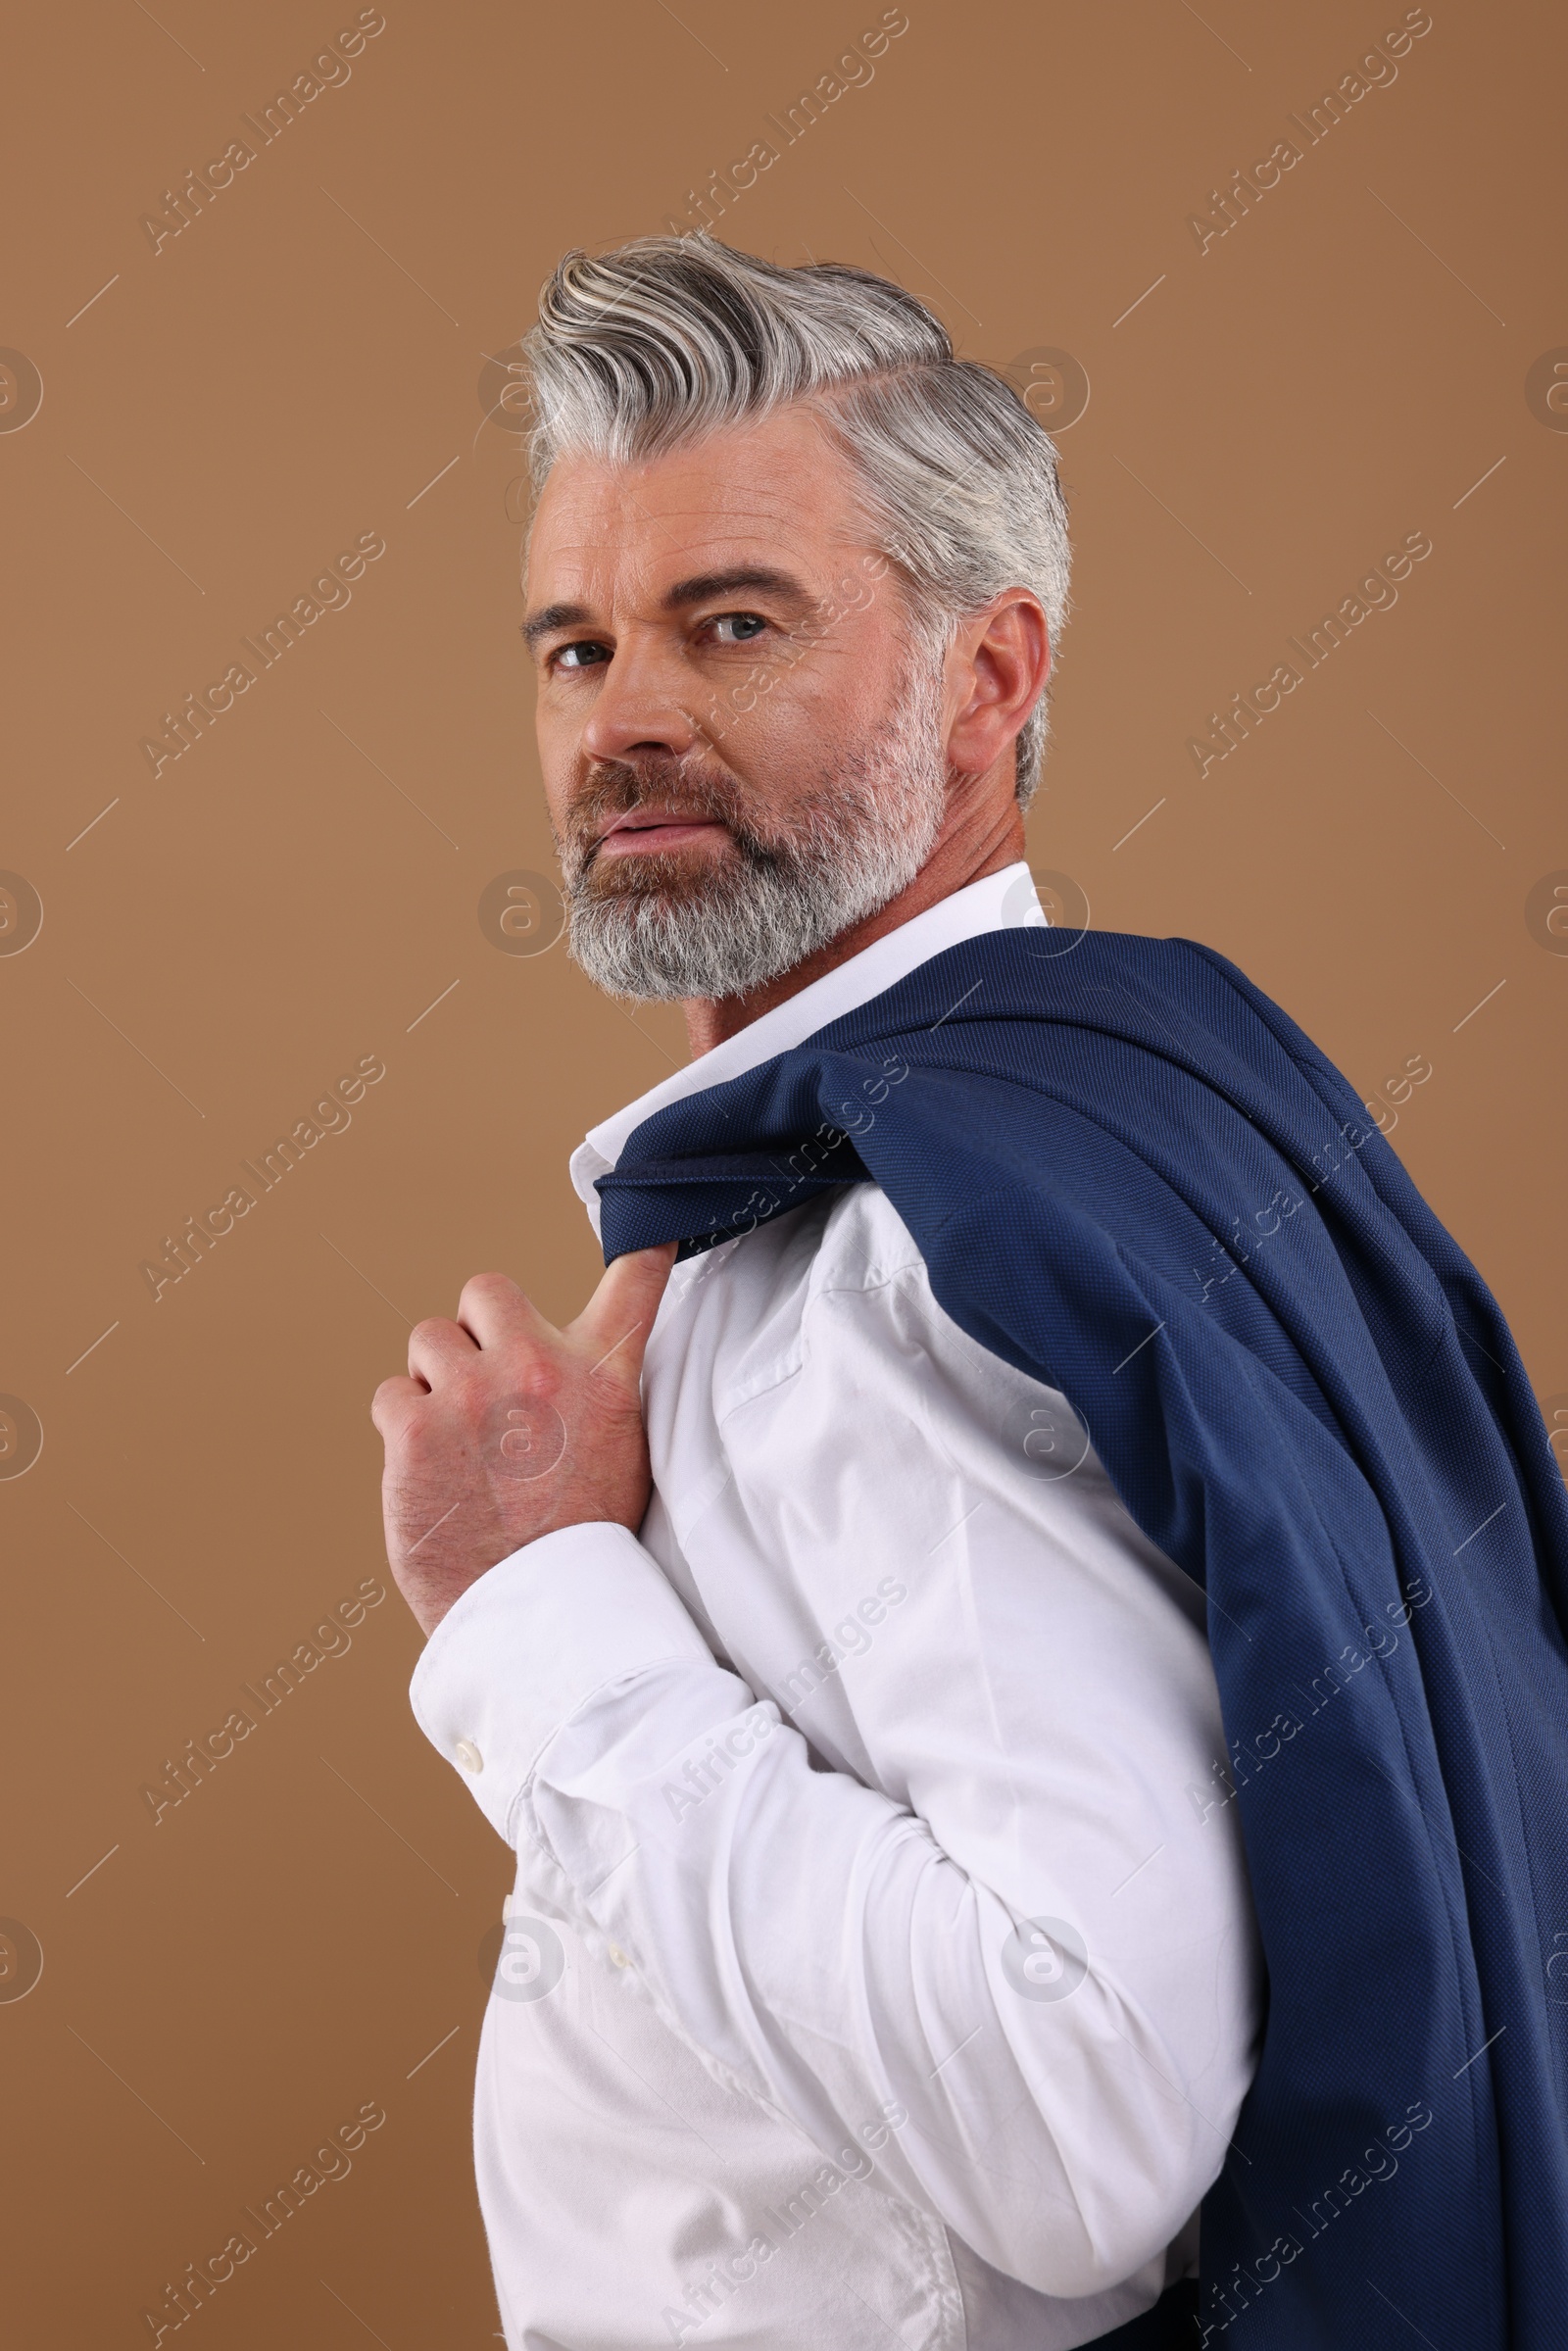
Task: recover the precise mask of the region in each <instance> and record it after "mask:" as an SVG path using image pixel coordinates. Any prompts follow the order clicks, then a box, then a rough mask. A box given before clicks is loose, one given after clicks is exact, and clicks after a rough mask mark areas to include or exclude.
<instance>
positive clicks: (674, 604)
mask: <svg viewBox="0 0 1568 2351" xmlns="http://www.w3.org/2000/svg"><path fill="white" fill-rule="evenodd" d="M738 588H761V589H763V590H764V591H765V592H766V593H767V594H768V595H771V596H779V597H782V598H783V599H784V601H785V602H786V603H788V604H793V605H796V606H798V607H800V608H801V609H802V610H804V609H805V607H806V606H807V605H809V603H810V601H811V599H810V597H809V595H808V594H807V592H806V589H805V587H804V585H803V584H802V582H801V581H800V580H798V579H797V578H796V577H795V575H794V573H793V572H791V571H775V570H773V569H772V568H771V567H770V566H769V565H768V564H766V563H738V564H736V565H735V566H734V568H733V569H731V570H728V571H699V572H696V573H695V574H694V575H693V576H692V578H690V579H678V580H677V581H676V582H675V585H674V586H673V587H672V588H667V589H666V590H665V591H664V594H663V596H662V598H661V599H660V601H661V603H662V605H663V608H664V610H665V612H677V611H678V610H679V609H680V607H681V606H682V605H684V604H706V603H707V602H708V599H709V598H710V597H711V596H730V595H733V594H734V593H735V591H736V590H737V589H738Z"/></svg>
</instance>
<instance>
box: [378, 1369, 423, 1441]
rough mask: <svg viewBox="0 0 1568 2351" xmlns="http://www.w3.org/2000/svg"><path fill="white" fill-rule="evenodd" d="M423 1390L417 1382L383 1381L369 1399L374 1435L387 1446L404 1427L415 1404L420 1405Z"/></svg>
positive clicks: (401, 1380) (402, 1380)
mask: <svg viewBox="0 0 1568 2351" xmlns="http://www.w3.org/2000/svg"><path fill="white" fill-rule="evenodd" d="M425 1395H426V1391H425V1389H424V1388H423V1387H422V1386H421V1385H420V1383H419V1382H418V1381H417V1380H404V1379H396V1380H383V1381H382V1382H381V1385H380V1387H379V1388H378V1389H377V1390H376V1392H375V1394H374V1396H371V1398H370V1418H371V1420H372V1421H373V1422H374V1423H375V1428H376V1433H377V1435H378V1436H379V1437H380V1438H381V1439H382V1440H383V1442H384V1443H385V1444H387V1445H390V1444H391V1443H392V1441H393V1439H394V1438H395V1437H396V1436H398V1435H399V1433H400V1432H401V1431H402V1429H403V1428H404V1427H405V1426H406V1424H407V1422H408V1418H409V1415H410V1413H411V1412H412V1411H413V1410H414V1407H415V1406H416V1404H418V1403H422V1402H423V1400H424V1396H425Z"/></svg>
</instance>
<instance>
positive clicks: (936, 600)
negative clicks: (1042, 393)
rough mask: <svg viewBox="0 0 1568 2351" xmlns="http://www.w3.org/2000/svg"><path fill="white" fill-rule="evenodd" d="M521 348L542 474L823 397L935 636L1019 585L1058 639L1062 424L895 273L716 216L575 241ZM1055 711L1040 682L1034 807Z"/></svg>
mask: <svg viewBox="0 0 1568 2351" xmlns="http://www.w3.org/2000/svg"><path fill="white" fill-rule="evenodd" d="M523 348H524V350H525V352H526V354H527V358H528V362H529V367H530V372H531V375H532V402H533V427H532V438H531V444H530V458H531V463H532V468H533V478H534V482H535V484H536V486H542V484H543V482H544V480H545V477H546V475H547V474H548V473H549V471H550V468H551V466H552V465H554V464H555V462H556V460H557V458H558V457H560V456H562V455H563V454H564V452H565V451H567V450H582V451H588V452H591V453H592V454H593V455H594V456H596V457H600V458H603V459H605V460H608V461H609V462H610V463H612V464H622V465H623V464H628V463H634V462H638V461H641V460H645V459H647V458H650V457H654V456H657V455H659V454H661V453H662V452H663V451H664V450H668V449H672V448H675V447H677V446H679V445H680V444H682V443H684V442H689V441H692V440H696V439H700V438H701V437H702V436H703V435H705V434H707V433H710V432H713V431H716V430H718V429H720V428H722V427H723V426H725V425H730V424H735V423H738V422H740V421H741V420H742V419H743V418H749V417H760V416H765V415H767V414H768V413H769V411H771V410H773V409H775V408H778V407H781V406H782V405H783V404H784V403H785V402H787V401H793V400H809V401H811V402H812V403H813V404H814V405H815V407H816V408H817V410H818V411H819V413H820V414H821V416H822V419H823V422H824V423H825V425H826V426H827V428H828V430H829V431H830V432H831V433H832V434H833V436H834V438H835V439H836V440H837V442H838V444H839V445H840V447H841V448H842V449H843V451H844V453H845V456H846V457H847V458H848V460H849V462H850V464H851V465H852V467H853V468H854V471H855V474H856V478H857V484H858V491H859V495H860V498H861V502H862V504H863V506H864V509H865V513H866V517H867V520H868V522H869V524H870V528H871V531H872V534H873V537H874V540H875V542H876V544H877V546H878V550H879V552H880V553H881V554H882V555H884V556H885V557H886V558H887V560H888V561H889V562H890V563H892V564H893V565H894V566H895V567H896V569H897V571H898V572H899V574H900V576H901V577H902V579H903V582H904V586H905V592H906V595H907V601H908V604H909V609H910V613H911V617H912V619H913V621H914V624H915V627H916V629H917V631H918V633H919V634H920V636H921V638H922V639H923V640H924V641H925V643H926V644H927V645H928V646H929V647H930V648H931V649H932V650H933V651H940V650H943V649H945V648H946V646H947V644H948V643H949V641H950V640H951V637H952V635H953V632H954V630H955V628H956V626H957V624H958V623H959V622H960V621H961V620H963V619H965V618H967V617H968V616H969V615H970V614H971V613H974V612H980V611H981V610H982V609H983V608H984V607H985V606H986V605H988V604H990V603H991V601H992V600H993V598H995V597H997V596H1000V595H1002V594H1004V593H1005V590H1006V589H1008V588H1014V587H1022V588H1027V589H1029V590H1030V591H1031V592H1032V593H1033V594H1034V595H1036V596H1038V597H1039V599H1040V602H1041V604H1042V605H1043V607H1044V608H1045V613H1046V619H1047V623H1048V626H1049V628H1050V631H1051V640H1052V646H1053V650H1054V647H1055V643H1056V639H1057V637H1058V636H1059V634H1060V631H1061V629H1062V627H1063V626H1064V624H1065V621H1066V617H1067V579H1068V569H1069V562H1070V557H1069V550H1068V543H1067V513H1066V505H1065V502H1064V500H1063V498H1062V494H1061V485H1060V482H1059V480H1058V478H1057V472H1056V453H1055V450H1054V447H1053V445H1052V442H1051V439H1050V436H1049V435H1048V434H1047V433H1045V432H1044V431H1042V429H1041V427H1040V426H1039V425H1038V424H1037V423H1036V421H1035V419H1034V417H1033V416H1031V415H1030V413H1029V411H1028V409H1027V408H1026V407H1025V406H1024V403H1023V400H1022V398H1021V397H1020V395H1019V394H1018V393H1017V392H1015V391H1014V390H1013V389H1012V387H1011V385H1010V384H1009V383H1007V382H1006V380H1005V378H1004V377H1003V376H1001V375H999V374H997V373H996V372H995V371H994V370H993V369H992V368H990V367H982V366H981V365H980V364H979V362H978V361H975V360H959V359H955V357H954V353H953V342H952V338H951V337H950V335H949V334H948V331H947V328H946V327H945V326H944V325H943V324H942V321H941V320H940V319H939V318H936V317H935V316H934V315H933V313H932V312H930V311H928V310H927V309H926V307H925V305H924V304H923V303H922V302H918V301H916V299H915V297H914V296H913V295H912V294H909V293H907V292H906V291H905V289H904V288H903V287H902V286H898V285H895V284H893V283H892V282H891V280H889V279H888V278H885V277H877V276H875V275H873V274H872V272H871V271H869V270H867V269H851V268H850V267H848V266H847V265H846V264H843V263H838V262H814V263H811V264H810V265H809V266H808V267H806V268H802V269H785V268H783V267H781V266H780V265H779V264H777V263H775V262H765V261H760V260H759V259H758V258H757V257H756V256H755V255H752V254H747V253H736V252H733V251H732V250H731V249H730V248H729V247H728V246H727V245H721V244H719V243H718V242H717V240H716V239H714V238H713V237H711V236H708V235H707V234H705V233H703V232H700V231H699V232H694V233H691V234H688V235H685V236H663V237H640V238H638V239H636V240H635V241H634V242H632V243H631V244H627V245H622V246H620V247H619V248H618V249H617V250H616V251H615V252H613V253H608V254H603V255H601V256H599V257H598V258H597V259H595V258H593V257H591V256H590V255H588V254H586V253H568V254H567V255H566V256H565V258H564V261H562V262H561V264H560V265H559V267H558V268H557V269H556V271H555V274H554V275H553V276H552V277H551V279H550V281H549V283H548V284H547V285H546V286H545V288H544V290H543V292H542V293H541V295H540V298H539V323H538V325H537V326H536V327H534V328H533V329H532V331H531V332H530V333H529V334H528V335H527V337H526V338H525V341H524V346H523ZM1046 723H1047V721H1046V704H1045V698H1044V696H1042V698H1041V700H1040V702H1039V704H1038V705H1037V706H1036V708H1035V710H1033V712H1032V713H1031V714H1030V716H1029V718H1028V720H1027V721H1026V722H1025V724H1024V726H1023V727H1022V729H1021V730H1020V732H1019V735H1018V739H1017V746H1016V774H1017V792H1018V801H1019V805H1020V807H1024V808H1027V806H1028V805H1029V802H1030V800H1031V798H1032V797H1033V794H1034V790H1035V786H1036V784H1037V783H1038V781H1039V772H1040V761H1041V757H1042V754H1043V752H1044V749H1045V741H1046Z"/></svg>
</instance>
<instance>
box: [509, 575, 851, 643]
mask: <svg viewBox="0 0 1568 2351" xmlns="http://www.w3.org/2000/svg"><path fill="white" fill-rule="evenodd" d="M742 588H760V589H761V590H763V591H764V592H765V593H766V594H768V595H771V596H777V597H779V598H780V599H781V600H782V601H783V602H784V603H786V604H788V605H791V606H793V607H794V608H795V610H796V611H798V612H805V611H806V610H807V609H808V608H809V605H810V603H811V598H810V596H809V594H808V593H807V590H806V588H805V586H804V585H803V583H802V582H801V581H800V580H798V579H797V578H796V577H795V575H794V573H793V572H790V571H775V570H773V569H772V568H771V567H770V566H769V565H768V564H766V563H738V564H736V565H735V566H734V567H733V568H732V569H730V570H728V571H698V572H694V573H693V575H692V576H691V578H690V579H678V580H677V581H676V582H675V584H674V586H673V587H672V588H666V589H665V591H664V593H663V595H662V597H661V598H660V603H661V605H662V608H663V610H664V611H665V612H679V611H680V610H681V608H682V607H683V606H684V605H689V604H706V603H707V602H708V600H709V599H710V597H713V596H731V595H734V594H736V593H737V592H738V591H739V590H740V589H742ZM593 624H594V620H593V614H592V612H590V611H589V609H588V607H587V606H586V605H585V604H547V605H545V606H544V607H543V609H542V610H541V611H540V612H533V613H531V614H530V615H529V617H528V618H527V619H526V620H525V621H524V622H523V624H522V635H523V641H524V643H525V644H526V645H527V647H528V649H529V651H530V652H531V651H532V650H533V648H534V647H535V646H536V645H537V644H538V643H539V641H540V639H541V638H543V637H548V636H553V635H554V634H555V632H556V630H557V629H562V628H591V627H592V626H593Z"/></svg>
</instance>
